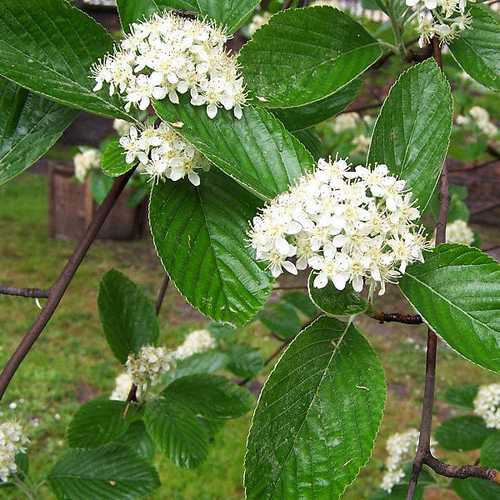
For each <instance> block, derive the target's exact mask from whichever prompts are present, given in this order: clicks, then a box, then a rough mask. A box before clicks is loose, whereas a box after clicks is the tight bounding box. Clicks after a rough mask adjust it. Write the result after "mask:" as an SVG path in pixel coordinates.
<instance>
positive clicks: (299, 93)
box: [239, 7, 382, 108]
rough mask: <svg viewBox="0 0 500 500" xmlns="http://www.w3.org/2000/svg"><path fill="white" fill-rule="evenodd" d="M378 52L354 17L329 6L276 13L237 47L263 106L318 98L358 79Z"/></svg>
mask: <svg viewBox="0 0 500 500" xmlns="http://www.w3.org/2000/svg"><path fill="white" fill-rule="evenodd" d="M381 54H382V50H381V49H380V46H379V45H378V43H377V41H376V40H375V39H374V38H373V37H372V36H371V35H370V34H369V33H368V32H367V31H366V30H365V29H364V28H363V27H362V26H361V25H360V24H358V23H357V22H356V21H354V20H353V19H352V18H351V17H350V16H348V15H347V14H344V13H343V12H341V11H339V10H337V9H333V8H332V7H312V8H308V9H290V10H286V11H283V12H280V13H278V14H275V15H274V16H273V17H272V18H271V20H270V21H269V23H268V24H266V25H265V26H262V28H260V29H259V30H258V31H257V32H256V33H255V35H254V36H253V38H252V40H250V41H249V42H248V43H247V44H246V45H245V46H244V47H243V49H242V50H241V52H240V56H239V61H240V63H241V65H242V68H243V74H244V76H245V81H246V84H247V87H248V89H249V91H250V92H251V94H252V95H254V96H256V97H257V99H259V100H260V101H261V102H262V103H263V105H265V106H268V107H270V108H295V107H299V106H304V105H306V104H310V103H313V102H316V101H320V100H322V99H324V98H325V97H328V96H330V95H331V94H333V93H334V92H336V91H338V90H340V89H341V88H342V87H344V86H345V85H347V84H348V83H350V82H351V81H352V80H354V79H355V78H357V77H358V76H359V75H360V74H361V73H363V72H364V71H365V70H367V69H368V68H369V67H370V66H371V65H372V64H373V63H374V62H375V61H376V60H377V59H378V58H379V57H380V56H381Z"/></svg>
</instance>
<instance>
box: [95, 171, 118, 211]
mask: <svg viewBox="0 0 500 500" xmlns="http://www.w3.org/2000/svg"><path fill="white" fill-rule="evenodd" d="M112 187H113V179H111V178H110V177H108V176H107V175H104V174H103V173H102V172H100V171H98V170H97V171H94V172H92V175H91V177H90V192H91V193H92V198H94V200H95V202H96V203H99V204H100V203H102V202H103V201H104V200H105V198H106V196H108V193H109V192H110V191H111V188H112Z"/></svg>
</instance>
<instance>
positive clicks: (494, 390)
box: [474, 384, 500, 429]
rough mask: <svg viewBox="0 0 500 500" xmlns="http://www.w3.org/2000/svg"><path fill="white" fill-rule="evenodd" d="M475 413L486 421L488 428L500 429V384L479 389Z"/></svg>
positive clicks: (475, 402)
mask: <svg viewBox="0 0 500 500" xmlns="http://www.w3.org/2000/svg"><path fill="white" fill-rule="evenodd" d="M474 413H475V414H476V415H478V416H480V417H481V418H482V419H484V421H485V423H486V427H489V428H491V429H500V384H490V385H483V386H481V387H480V388H479V391H478V393H477V396H476V399H475V400H474Z"/></svg>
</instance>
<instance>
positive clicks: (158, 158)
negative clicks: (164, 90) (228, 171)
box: [120, 123, 209, 186]
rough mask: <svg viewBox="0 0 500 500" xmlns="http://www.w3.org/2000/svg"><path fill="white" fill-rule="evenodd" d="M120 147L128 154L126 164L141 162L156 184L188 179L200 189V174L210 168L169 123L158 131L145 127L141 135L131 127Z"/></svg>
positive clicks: (157, 129)
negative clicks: (199, 172) (162, 181)
mask: <svg viewBox="0 0 500 500" xmlns="http://www.w3.org/2000/svg"><path fill="white" fill-rule="evenodd" d="M120 144H121V145H122V147H123V149H124V150H125V151H126V161H127V163H133V162H134V161H136V160H139V161H140V162H141V171H142V173H143V174H146V175H148V176H149V177H150V178H151V179H152V180H153V181H154V182H157V181H159V180H165V179H170V180H172V181H178V180H180V179H184V178H185V177H187V178H188V179H189V181H190V182H191V184H193V185H195V186H199V184H200V176H199V175H198V172H197V171H199V170H208V169H209V163H208V161H207V160H205V158H204V157H203V156H202V155H201V154H200V153H198V152H197V151H196V150H195V149H194V147H193V146H191V144H189V143H188V142H186V141H185V140H184V139H183V138H182V137H181V136H180V135H179V134H177V132H175V130H174V129H173V128H172V127H170V126H169V125H167V124H166V123H161V124H160V125H159V126H158V127H157V128H155V127H154V126H149V127H146V128H145V129H144V130H142V131H140V132H139V131H138V130H137V129H136V128H135V127H130V131H129V134H128V135H127V136H124V137H122V138H121V139H120Z"/></svg>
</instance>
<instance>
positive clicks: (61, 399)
mask: <svg viewBox="0 0 500 500" xmlns="http://www.w3.org/2000/svg"><path fill="white" fill-rule="evenodd" d="M46 186H47V179H46V178H45V177H43V176H37V175H30V174H24V175H22V176H20V177H18V178H17V179H16V180H15V181H13V182H11V183H10V184H8V185H6V186H4V187H2V188H0V235H1V236H0V256H1V257H0V283H1V284H8V285H11V286H32V287H42V288H43V287H48V286H49V285H50V284H51V283H52V282H53V281H54V279H55V278H56V276H57V274H58V273H59V271H60V269H61V268H62V266H63V264H64V262H65V261H66V259H67V258H68V256H69V255H70V253H71V251H72V249H73V246H74V243H73V242H68V241H53V240H50V239H49V238H48V236H47V234H48V229H47V225H48V223H47V187H46ZM476 229H478V230H479V232H480V233H481V234H482V236H483V240H488V241H493V242H495V241H496V242H497V243H498V241H499V240H500V232H498V231H495V230H492V229H491V228H484V227H479V228H476ZM111 268H116V269H119V270H120V271H122V272H124V273H126V274H127V275H128V276H130V277H131V278H132V279H134V280H136V281H137V282H138V283H140V284H141V285H142V286H144V287H145V289H146V290H147V291H148V292H149V293H150V294H151V296H154V294H155V293H156V290H157V288H158V286H159V284H160V282H161V279H162V275H163V273H162V270H161V267H160V265H159V262H158V260H157V258H156V255H155V253H154V250H153V247H152V245H151V243H150V241H149V240H148V239H145V240H143V241H135V242H125V243H111V242H104V241H98V242H96V243H95V245H94V246H93V247H92V248H91V250H90V252H89V254H88V255H87V257H86V259H85V261H84V263H83V264H82V266H81V267H80V269H79V271H78V273H77V275H76V277H75V279H74V280H73V282H72V283H71V286H70V288H69V290H68V292H67V294H66V295H65V297H64V298H63V300H62V303H61V305H60V307H59V309H58V310H57V313H56V314H55V316H54V317H53V319H52V321H51V322H50V324H49V325H48V327H47V328H46V330H45V331H44V332H43V334H42V336H41V338H40V339H39V341H38V343H37V346H36V348H35V349H33V350H32V351H31V353H30V354H29V355H28V357H27V358H26V360H25V362H24V363H23V364H22V366H21V368H20V369H19V371H18V372H17V374H16V376H15V378H14V381H13V382H12V384H11V385H10V387H9V389H8V391H7V393H6V396H5V399H4V401H3V402H2V405H1V407H0V408H1V412H2V414H3V415H2V416H1V417H0V420H1V419H3V418H10V417H16V418H18V419H19V420H20V421H22V422H29V428H30V434H31V438H32V443H31V445H30V461H31V466H30V467H31V470H32V473H33V475H34V476H35V477H37V478H43V475H44V473H46V472H47V471H48V470H49V469H50V467H51V465H52V464H53V463H54V462H55V461H56V460H57V458H58V457H59V456H60V455H61V454H62V452H63V450H64V449H65V441H64V438H65V428H66V426H67V424H68V423H69V422H70V420H71V417H72V415H73V414H74V413H75V411H76V410H77V408H78V406H79V404H80V403H82V402H84V401H86V400H88V399H89V398H92V397H95V396H97V395H100V394H109V392H110V391H111V389H112V387H113V385H114V378H115V376H116V375H117V374H118V373H119V372H120V367H119V365H118V363H117V362H116V361H115V360H114V359H113V356H112V355H111V352H110V351H109V349H108V348H107V346H106V342H105V340H104V338H103V335H102V331H101V328H100V324H99V319H98V314H97V310H96V297H97V290H98V283H99V280H100V278H101V277H102V275H103V274H104V273H105V272H106V271H108V270H109V269H111ZM380 308H381V309H384V310H385V311H387V312H396V311H399V312H404V311H407V310H409V309H408V308H409V306H408V305H407V304H406V303H404V301H403V299H401V298H400V297H399V296H398V295H397V292H396V290H391V291H390V292H389V293H388V294H387V295H386V297H384V300H383V301H382V302H381V304H380ZM37 313H38V310H37V306H36V304H35V302H34V301H32V300H30V299H23V298H16V297H6V296H0V325H1V326H0V364H3V363H4V362H5V361H6V360H7V358H8V356H9V354H10V353H11V352H12V351H13V349H14V348H15V346H16V345H17V343H18V342H19V340H20V339H21V337H22V335H23V334H24V333H25V331H26V330H27V329H28V328H29V327H30V325H31V323H32V322H33V320H34V319H35V317H36V315H37ZM203 324H204V320H203V318H202V317H201V316H200V315H199V314H198V313H196V312H195V311H193V309H191V308H190V306H188V305H187V304H185V303H184V302H183V300H182V298H181V297H180V296H179V295H178V294H177V293H176V292H175V291H174V290H172V289H171V290H169V292H168V295H167V298H166V302H165V305H164V308H163V311H162V314H161V328H162V335H163V339H164V342H165V343H166V344H167V345H175V344H176V343H178V341H179V340H180V339H181V338H182V337H183V335H184V334H185V333H186V332H188V331H190V330H192V329H194V328H196V327H200V326H202V325H203ZM360 328H361V329H362V330H363V331H364V332H365V333H366V334H367V336H368V338H369V339H370V341H371V342H372V344H373V345H374V347H375V348H376V349H377V351H378V352H379V353H380V356H381V359H382V362H383V364H384V367H385V370H386V376H387V383H388V387H389V397H388V401H387V406H386V411H385V418H384V422H383V425H382V428H381V431H380V436H379V438H378V441H377V446H376V449H375V452H374V456H373V458H372V459H371V461H370V463H369V465H368V466H367V467H366V468H365V469H364V470H363V471H362V472H361V474H360V479H359V481H358V482H357V483H356V485H355V486H353V487H351V488H350V489H349V490H348V492H347V494H346V497H345V498H348V499H349V500H359V499H361V498H367V497H368V496H369V494H370V493H371V492H373V491H374V490H375V488H376V486H377V485H378V482H379V481H380V477H381V467H382V464H383V460H384V442H385V439H386V438H387V436H388V435H390V434H391V433H393V432H396V431H404V430H406V429H408V428H409V427H415V426H418V423H419V414H420V401H421V397H422V386H423V371H424V357H425V355H424V348H425V333H426V332H425V328H423V327H406V326H402V325H394V324H390V325H388V324H385V325H379V324H377V323H376V322H375V321H374V320H371V319H363V320H361V321H360ZM242 335H244V336H245V338H246V340H247V341H248V342H251V343H252V344H253V345H255V346H258V347H260V348H262V349H263V352H264V353H266V354H267V353H270V352H272V351H274V350H275V349H276V346H277V342H276V341H275V340H273V339H271V338H270V337H268V336H267V335H266V332H265V331H264V329H263V328H261V327H259V326H258V325H257V324H254V325H253V326H251V327H249V328H248V329H246V330H245V331H244V332H243V333H242ZM264 379H265V376H262V378H261V380H262V381H263V380H264ZM495 380H497V381H498V377H495V375H493V374H491V373H489V372H486V371H484V370H482V369H480V368H479V367H477V366H475V365H473V364H471V363H469V362H467V361H465V360H464V359H462V358H461V357H459V356H458V355H456V354H455V353H453V352H452V351H451V350H450V349H448V348H447V347H446V346H442V347H441V349H440V351H439V364H438V376H437V395H438V398H439V396H440V395H442V394H443V392H444V391H445V390H446V388H447V387H449V386H450V385H454V384H461V383H471V382H474V383H486V382H490V381H495ZM9 405H10V406H12V407H14V406H15V407H16V408H15V409H11V408H9ZM453 411H454V410H453V409H451V408H450V407H448V406H447V405H446V404H445V403H443V402H440V401H438V402H437V404H436V408H435V414H436V418H435V423H436V422H438V421H439V420H441V419H443V418H445V417H448V416H449V415H451V414H452V412H453ZM249 421H250V415H248V416H247V417H245V418H241V419H239V420H236V421H233V422H231V423H229V424H228V425H226V426H225V428H224V430H223V431H222V432H221V433H220V435H219V436H218V437H217V440H216V443H215V445H214V446H212V447H211V451H210V455H209V459H208V460H207V462H205V464H203V465H202V466H201V467H200V468H198V469H196V470H191V471H189V470H183V469H179V468H177V467H175V466H174V465H172V464H171V463H169V461H168V459H166V458H162V457H158V460H157V465H158V467H159V470H160V476H161V480H162V486H161V489H160V490H158V491H157V493H156V494H155V495H153V496H152V497H151V498H153V499H155V500H160V499H161V500H164V499H182V500H190V499H196V500H216V499H224V500H230V499H240V498H243V489H242V463H243V458H244V449H245V440H246V435H247V432H248V427H249ZM440 456H441V457H446V458H449V459H452V460H470V459H471V458H474V457H471V456H469V457H464V456H449V455H448V456H446V455H445V454H441V455H440ZM333 473H334V472H333V471H332V474H333ZM431 497H432V498H440V499H443V498H453V497H451V496H450V497H446V496H445V495H444V493H443V492H442V491H434V492H431V493H430V494H429V498H431ZM11 498H19V497H18V496H17V497H16V496H13V497H11ZM40 498H41V499H49V498H52V496H51V493H50V490H49V489H48V488H47V487H46V486H45V485H44V486H42V488H41V490H40Z"/></svg>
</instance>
